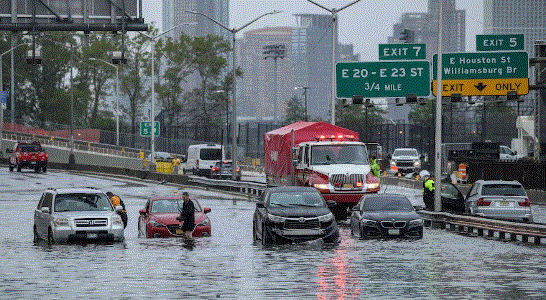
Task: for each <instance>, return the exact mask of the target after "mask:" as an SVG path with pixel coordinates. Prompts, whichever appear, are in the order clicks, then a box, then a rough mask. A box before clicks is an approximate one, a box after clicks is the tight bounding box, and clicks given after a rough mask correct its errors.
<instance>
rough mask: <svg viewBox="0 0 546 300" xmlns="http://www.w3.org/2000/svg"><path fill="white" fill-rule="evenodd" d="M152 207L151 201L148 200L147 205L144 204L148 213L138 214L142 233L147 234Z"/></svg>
mask: <svg viewBox="0 0 546 300" xmlns="http://www.w3.org/2000/svg"><path fill="white" fill-rule="evenodd" d="M150 208H151V201H150V200H148V201H147V202H146V205H145V206H144V210H145V211H146V213H144V214H141V215H139V216H138V228H139V230H140V231H141V233H142V234H144V235H146V228H147V227H146V225H147V224H148V222H149V220H150Z"/></svg>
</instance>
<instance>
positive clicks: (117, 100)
mask: <svg viewBox="0 0 546 300" xmlns="http://www.w3.org/2000/svg"><path fill="white" fill-rule="evenodd" d="M89 60H94V61H101V62H103V63H105V64H107V65H109V66H110V67H114V68H116V109H115V111H114V116H115V117H116V146H119V67H118V66H116V65H114V64H112V63H109V62H107V61H105V60H103V59H100V58H95V57H91V58H89Z"/></svg>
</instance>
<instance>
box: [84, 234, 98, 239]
mask: <svg viewBox="0 0 546 300" xmlns="http://www.w3.org/2000/svg"><path fill="white" fill-rule="evenodd" d="M98 237H99V235H98V234H96V233H88V234H87V238H88V239H96V238H98Z"/></svg>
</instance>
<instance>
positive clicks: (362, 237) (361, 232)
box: [358, 224, 366, 240]
mask: <svg viewBox="0 0 546 300" xmlns="http://www.w3.org/2000/svg"><path fill="white" fill-rule="evenodd" d="M358 226H359V228H360V230H359V231H360V238H361V239H363V240H364V239H366V232H365V231H364V230H362V227H360V224H359V225H358Z"/></svg>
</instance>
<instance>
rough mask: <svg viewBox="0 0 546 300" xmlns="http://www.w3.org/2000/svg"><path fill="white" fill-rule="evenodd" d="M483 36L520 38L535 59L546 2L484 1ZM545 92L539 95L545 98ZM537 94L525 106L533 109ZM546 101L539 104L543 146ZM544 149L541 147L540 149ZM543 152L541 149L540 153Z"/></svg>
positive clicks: (545, 30) (544, 31) (545, 32)
mask: <svg viewBox="0 0 546 300" xmlns="http://www.w3.org/2000/svg"><path fill="white" fill-rule="evenodd" d="M483 33H484V34H523V36H524V50H525V51H527V53H529V57H536V53H535V41H545V40H546V0H510V1H507V0H485V1H484V5H483ZM534 69H535V68H534V67H532V66H531V67H530V68H529V83H530V84H534V83H535V82H536V80H535V70H534ZM544 93H545V92H543V93H542V94H543V95H544ZM537 97H539V95H538V93H537V92H536V91H529V95H527V96H526V97H524V99H525V103H524V105H529V106H531V107H533V108H535V107H536V102H535V101H536V99H537ZM545 101H546V99H544V96H543V98H542V99H541V101H539V103H540V112H541V113H540V120H539V122H540V141H541V143H545V142H546V114H545V113H544V112H545V111H546V102H545ZM542 147H544V146H542ZM542 151H544V149H542Z"/></svg>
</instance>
